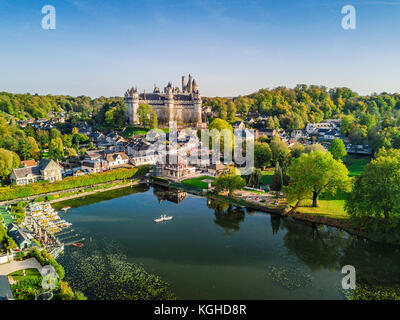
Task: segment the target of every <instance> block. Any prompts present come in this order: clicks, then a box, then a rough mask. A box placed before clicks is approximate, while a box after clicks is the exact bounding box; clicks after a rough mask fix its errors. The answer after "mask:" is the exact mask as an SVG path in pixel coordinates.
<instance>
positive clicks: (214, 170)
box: [207, 162, 227, 176]
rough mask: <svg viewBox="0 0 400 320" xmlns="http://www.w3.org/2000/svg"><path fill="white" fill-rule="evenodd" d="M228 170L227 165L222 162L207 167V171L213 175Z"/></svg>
mask: <svg viewBox="0 0 400 320" xmlns="http://www.w3.org/2000/svg"><path fill="white" fill-rule="evenodd" d="M226 170H227V167H226V166H225V165H224V164H223V163H221V162H218V163H212V164H210V165H209V167H208V168H207V172H208V173H210V174H212V175H213V176H218V175H219V174H221V173H222V172H224V171H226Z"/></svg>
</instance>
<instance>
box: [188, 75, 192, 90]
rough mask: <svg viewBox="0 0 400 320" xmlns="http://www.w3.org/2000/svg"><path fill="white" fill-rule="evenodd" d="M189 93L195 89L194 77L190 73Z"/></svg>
mask: <svg viewBox="0 0 400 320" xmlns="http://www.w3.org/2000/svg"><path fill="white" fill-rule="evenodd" d="M187 87H188V93H192V90H193V78H192V76H191V75H190V74H189V81H188V85H187Z"/></svg>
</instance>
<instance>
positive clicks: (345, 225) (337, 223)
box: [152, 179, 368, 239]
mask: <svg viewBox="0 0 400 320" xmlns="http://www.w3.org/2000/svg"><path fill="white" fill-rule="evenodd" d="M152 183H153V184H156V185H160V186H164V187H168V188H175V189H179V190H183V191H186V192H189V193H192V194H195V195H199V196H204V197H207V198H210V199H213V200H220V201H224V202H228V203H230V204H233V205H235V206H239V207H246V208H251V209H256V210H259V211H263V212H266V213H272V214H277V215H280V216H282V217H288V218H289V217H290V218H292V219H295V220H300V221H306V222H310V223H315V224H322V225H326V226H330V227H335V228H339V229H342V230H345V231H346V232H348V233H350V234H353V235H357V236H361V237H364V238H367V239H368V234H367V232H366V231H365V230H361V229H357V228H354V227H353V226H352V223H351V222H350V220H349V218H348V217H347V216H346V215H345V214H343V212H342V211H341V212H340V213H341V214H340V215H338V216H340V218H333V217H329V216H323V214H324V213H319V212H318V209H316V212H315V213H306V212H301V208H299V210H297V211H295V212H292V213H289V211H288V210H287V209H274V208H270V207H266V206H262V205H259V204H257V203H256V202H250V201H245V200H243V199H236V198H231V197H228V196H223V195H219V194H215V193H212V192H209V191H207V190H204V189H199V188H196V187H194V186H188V185H184V184H179V183H176V182H174V183H171V182H170V183H167V181H164V180H159V179H156V180H153V181H152Z"/></svg>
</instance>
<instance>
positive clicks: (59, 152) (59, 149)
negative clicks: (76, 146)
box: [49, 137, 64, 160]
mask: <svg viewBox="0 0 400 320" xmlns="http://www.w3.org/2000/svg"><path fill="white" fill-rule="evenodd" d="M49 155H50V158H52V159H54V160H61V159H62V158H63V157H64V145H63V142H62V139H61V138H60V137H59V138H56V139H51V141H50V146H49Z"/></svg>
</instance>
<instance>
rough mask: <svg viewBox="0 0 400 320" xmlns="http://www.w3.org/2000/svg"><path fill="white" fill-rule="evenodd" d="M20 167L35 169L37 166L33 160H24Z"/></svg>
mask: <svg viewBox="0 0 400 320" xmlns="http://www.w3.org/2000/svg"><path fill="white" fill-rule="evenodd" d="M21 165H22V166H23V167H24V168H29V167H36V166H37V162H36V161H35V160H25V161H21Z"/></svg>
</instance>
